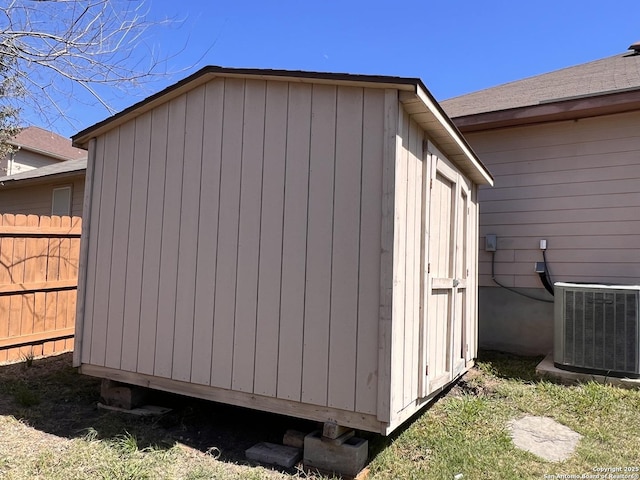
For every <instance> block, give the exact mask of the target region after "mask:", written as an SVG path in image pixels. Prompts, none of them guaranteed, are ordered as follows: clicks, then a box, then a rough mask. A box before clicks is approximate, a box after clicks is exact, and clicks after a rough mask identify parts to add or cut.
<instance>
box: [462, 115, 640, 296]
mask: <svg viewBox="0 0 640 480" xmlns="http://www.w3.org/2000/svg"><path fill="white" fill-rule="evenodd" d="M467 138H468V140H469V142H470V143H471V145H472V146H473V147H474V149H475V151H476V152H477V153H478V155H479V156H480V158H481V159H482V160H483V162H484V163H485V164H486V165H488V166H489V168H490V169H491V171H492V173H493V174H494V176H495V178H496V182H495V188H493V189H484V188H481V189H480V195H479V199H480V236H481V237H484V235H486V234H488V233H492V234H496V235H497V236H498V251H497V252H496V265H495V273H496V277H497V278H498V279H499V281H500V282H502V283H504V284H505V285H507V286H512V287H528V288H541V284H540V280H539V278H538V276H537V275H536V274H535V273H534V272H533V265H534V262H536V261H541V260H542V256H541V252H540V249H539V241H540V239H546V240H547V242H548V250H547V260H548V262H549V267H550V269H551V273H552V275H553V279H554V280H555V281H569V282H573V281H576V282H603V283H623V284H633V283H638V281H640V214H639V212H640V187H639V185H640V161H639V160H638V159H639V158H640V112H631V113H623V114H617V115H610V116H604V117H595V118H586V119H581V120H576V121H567V122H557V123H550V124H542V125H536V126H526V127H516V128H511V129H503V130H494V131H488V132H482V133H469V134H467ZM483 245H484V241H483V238H481V249H480V285H482V286H495V285H494V284H493V283H492V281H491V278H490V277H491V257H490V254H489V253H487V252H485V251H484V249H483V248H482V247H483Z"/></svg>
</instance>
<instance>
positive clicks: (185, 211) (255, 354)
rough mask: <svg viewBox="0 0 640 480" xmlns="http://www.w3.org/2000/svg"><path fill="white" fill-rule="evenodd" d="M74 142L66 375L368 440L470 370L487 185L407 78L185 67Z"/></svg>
mask: <svg viewBox="0 0 640 480" xmlns="http://www.w3.org/2000/svg"><path fill="white" fill-rule="evenodd" d="M73 141H74V144H75V145H76V146H79V147H82V148H87V149H88V150H89V162H88V167H87V184H86V189H85V191H86V195H85V222H84V224H83V228H84V231H83V238H84V241H83V244H82V252H81V257H82V260H81V268H80V278H79V284H80V286H79V295H78V321H77V324H76V345H75V356H74V362H75V365H76V366H79V367H80V371H81V372H82V373H84V374H88V375H94V376H97V377H102V378H108V379H111V380H116V381H121V382H125V383H129V384H133V385H142V386H145V387H152V388H155V389H159V390H165V391H171V392H177V393H180V394H185V395H191V396H195V397H201V398H205V399H210V400H214V401H219V402H224V403H229V404H235V405H240V406H245V407H251V408H255V409H259V410H265V411H271V412H276V413H280V414H286V415H290V416H296V417H300V418H307V419H312V420H317V421H321V422H329V421H331V422H336V423H338V424H340V425H343V426H345V427H352V428H357V429H362V430H367V431H374V432H380V433H383V434H388V433H390V432H391V431H392V430H393V429H394V428H396V427H397V426H399V425H400V424H401V423H402V422H403V421H405V420H406V419H408V418H409V417H410V416H411V415H413V414H414V413H415V412H416V411H418V410H419V409H420V408H421V407H422V406H424V405H425V404H426V403H427V402H428V400H429V399H430V398H432V397H433V396H434V395H435V394H437V393H438V392H439V391H441V389H442V388H444V387H445V386H446V385H448V384H449V383H450V382H452V381H453V380H454V379H455V378H456V377H458V376H459V375H461V374H462V373H463V372H464V371H466V369H468V368H469V366H470V365H471V364H472V362H473V359H474V357H475V355H476V324H477V321H476V319H477V295H476V283H477V280H476V278H477V271H476V264H477V248H476V247H477V240H476V239H477V228H478V227H477V219H478V210H477V200H476V197H477V185H478V184H490V183H491V182H492V177H491V175H490V174H489V173H488V171H487V170H486V169H485V167H484V166H483V165H482V164H481V163H480V161H479V160H478V158H477V157H476V156H475V154H474V153H473V152H472V150H471V149H470V147H469V146H468V144H467V143H466V141H465V140H464V139H463V138H462V136H461V135H460V134H459V132H458V131H457V129H456V128H455V126H454V125H453V123H452V122H451V121H450V120H449V119H448V118H447V116H446V115H445V114H444V112H443V111H442V109H441V108H440V107H439V106H438V104H437V103H436V101H435V100H434V98H433V97H432V96H431V94H430V93H429V92H428V90H427V89H426V88H425V86H424V85H423V83H422V82H421V81H420V80H419V79H412V78H396V77H380V76H366V75H348V74H333V73H311V72H300V71H277V70H249V69H229V68H220V67H206V68H204V69H202V70H200V71H199V72H197V73H195V74H193V75H192V76H190V77H188V78H186V79H185V80H183V81H181V82H179V83H177V84H175V85H173V86H171V87H169V88H167V89H166V90H164V91H162V92H160V93H158V94H156V95H154V96H152V97H150V98H148V99H146V100H144V101H142V102H140V103H138V104H136V105H134V106H132V107H130V108H128V109H126V110H124V111H123V112H121V113H119V114H117V115H115V116H113V117H111V118H108V119H107V120H105V121H103V122H101V123H98V124H96V125H94V126H92V127H90V128H88V129H86V130H84V131H82V132H80V133H78V134H77V135H75V136H74V137H73Z"/></svg>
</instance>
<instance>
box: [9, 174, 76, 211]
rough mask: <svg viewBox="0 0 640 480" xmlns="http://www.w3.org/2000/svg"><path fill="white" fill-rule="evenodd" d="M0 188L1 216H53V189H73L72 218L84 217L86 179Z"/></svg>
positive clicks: (21, 184)
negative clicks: (10, 214) (11, 214)
mask: <svg viewBox="0 0 640 480" xmlns="http://www.w3.org/2000/svg"><path fill="white" fill-rule="evenodd" d="M19 183H20V184H19V185H11V186H6V187H2V186H0V214H2V213H13V214H24V215H51V202H52V195H53V189H54V188H57V187H66V186H70V187H71V195H72V197H71V216H77V217H82V202H83V198H84V178H80V177H75V178H72V179H65V180H62V181H61V180H58V181H53V182H51V181H49V182H46V183H37V184H24V185H23V183H24V181H23V182H19Z"/></svg>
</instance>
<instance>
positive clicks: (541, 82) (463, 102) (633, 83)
mask: <svg viewBox="0 0 640 480" xmlns="http://www.w3.org/2000/svg"><path fill="white" fill-rule="evenodd" d="M635 89H640V55H638V54H633V53H632V52H627V53H622V54H619V55H614V56H612V57H607V58H603V59H601V60H595V61H593V62H589V63H584V64H581V65H577V66H574V67H568V68H563V69H561V70H556V71H554V72H550V73H545V74H543V75H537V76H534V77H529V78H525V79H523V80H517V81H515V82H510V83H505V84H503V85H499V86H496V87H492V88H487V89H485V90H479V91H477V92H473V93H469V94H467V95H461V96H459V97H454V98H451V99H449V100H445V101H443V102H440V105H442V107H443V108H444V110H445V111H446V112H447V114H448V115H449V116H450V117H451V118H456V117H464V116H467V115H475V114H478V113H486V112H495V111H500V110H508V109H512V108H518V107H528V106H532V105H540V104H546V103H553V102H557V101H562V100H568V99H572V98H579V97H590V96H596V95H602V94H606V93H614V92H622V91H627V90H635Z"/></svg>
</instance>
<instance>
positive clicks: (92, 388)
mask: <svg viewBox="0 0 640 480" xmlns="http://www.w3.org/2000/svg"><path fill="white" fill-rule="evenodd" d="M541 359H542V357H518V356H515V355H511V354H505V353H500V352H495V351H482V352H480V354H479V358H478V362H477V367H476V368H477V369H479V370H482V371H484V372H486V373H490V374H491V375H494V376H496V377H500V378H511V379H516V380H520V381H526V382H536V381H538V380H539V379H538V378H537V377H536V374H535V367H536V365H537V364H538V362H539V361H540V360H541ZM71 364H72V354H64V355H59V356H56V357H50V358H45V359H40V360H35V361H33V362H29V365H27V363H20V364H14V365H5V366H0V415H11V416H14V417H15V418H17V419H20V420H21V421H24V422H25V423H26V424H28V425H29V426H31V427H33V428H35V429H38V430H40V431H43V432H47V433H50V434H53V435H56V436H59V437H65V438H78V437H83V436H85V435H91V436H94V435H95V436H96V437H97V438H99V439H114V438H117V437H119V436H122V435H126V434H130V435H132V436H134V437H135V438H136V440H137V443H138V447H139V448H141V449H142V448H145V447H149V446H155V447H156V448H166V449H168V448H171V447H172V446H174V445H175V444H176V443H178V442H179V443H181V444H184V445H188V446H190V447H192V448H195V449H198V450H200V451H202V452H210V453H213V454H214V455H216V456H219V457H218V458H219V460H222V461H226V462H233V463H241V464H250V462H247V461H246V459H245V453H244V452H245V450H246V449H247V448H249V447H251V446H253V445H255V444H256V443H258V442H273V443H281V442H282V438H283V435H284V433H285V431H286V430H288V429H295V430H299V431H303V432H311V431H313V430H315V429H316V428H318V424H316V423H315V422H310V421H305V420H300V419H296V418H292V417H286V416H281V415H275V414H269V413H264V412H259V411H255V410H250V409H244V408H240V407H233V406H229V405H224V404H219V403H215V402H210V401H204V400H199V399H194V398H190V397H183V396H179V395H173V394H167V393H164V392H158V391H154V392H153V394H152V395H151V400H150V403H152V404H154V405H159V406H166V407H170V408H171V409H172V410H171V412H170V413H168V414H166V415H163V416H161V417H155V418H140V417H136V416H133V415H130V414H123V413H117V412H112V411H106V410H102V409H99V408H98V407H97V404H98V402H99V401H100V380H99V379H96V378H93V377H89V376H85V375H80V374H78V373H77V371H76V369H75V368H73V367H72V366H71ZM473 373H474V372H473V371H471V372H469V373H468V374H467V375H473ZM476 390H477V389H475V387H474V386H473V382H470V381H468V378H467V377H466V376H465V377H463V378H461V379H460V380H459V381H458V382H456V383H454V384H453V385H451V386H449V387H448V388H447V389H445V390H443V392H442V393H441V394H440V395H438V396H437V397H436V398H434V399H433V401H432V402H431V403H433V402H436V401H437V400H438V399H440V398H442V397H443V396H445V395H461V394H464V395H481V394H483V392H478V391H476ZM423 412H424V411H423ZM423 412H419V413H417V414H416V415H415V416H414V417H413V418H412V419H410V420H409V421H407V422H406V423H405V424H404V425H403V426H402V427H400V428H398V429H396V430H395V431H394V432H393V434H392V435H390V436H388V437H383V436H381V435H376V434H372V433H366V432H360V433H359V434H360V436H362V437H364V438H366V439H368V440H369V448H370V457H369V458H370V459H373V458H375V457H376V456H377V455H378V453H380V452H381V451H382V450H384V449H385V448H386V447H387V446H388V445H390V444H391V443H392V442H393V441H394V440H395V439H396V438H397V437H398V436H399V435H401V434H402V432H404V431H405V430H406V429H407V428H408V427H409V426H411V424H412V423H413V422H414V421H415V420H416V418H418V417H419V416H420V415H422V413H423ZM281 471H283V472H287V473H295V472H293V471H288V470H281Z"/></svg>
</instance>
